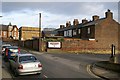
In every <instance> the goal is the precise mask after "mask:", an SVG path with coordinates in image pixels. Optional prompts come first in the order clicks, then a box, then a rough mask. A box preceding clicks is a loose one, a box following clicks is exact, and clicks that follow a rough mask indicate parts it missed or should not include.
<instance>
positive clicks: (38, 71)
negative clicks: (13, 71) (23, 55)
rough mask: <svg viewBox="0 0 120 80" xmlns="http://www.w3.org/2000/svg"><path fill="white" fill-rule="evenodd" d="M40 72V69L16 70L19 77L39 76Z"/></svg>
mask: <svg viewBox="0 0 120 80" xmlns="http://www.w3.org/2000/svg"><path fill="white" fill-rule="evenodd" d="M41 72H42V68H40V69H36V70H18V74H19V75H28V74H39V73H41Z"/></svg>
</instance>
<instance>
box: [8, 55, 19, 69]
mask: <svg viewBox="0 0 120 80" xmlns="http://www.w3.org/2000/svg"><path fill="white" fill-rule="evenodd" d="M17 64H18V57H17V56H15V57H14V58H13V59H11V60H10V65H11V68H12V69H16V68H17Z"/></svg>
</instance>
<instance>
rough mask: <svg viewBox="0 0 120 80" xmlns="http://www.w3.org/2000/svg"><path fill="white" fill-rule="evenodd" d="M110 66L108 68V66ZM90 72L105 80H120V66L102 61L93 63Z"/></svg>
mask: <svg viewBox="0 0 120 80" xmlns="http://www.w3.org/2000/svg"><path fill="white" fill-rule="evenodd" d="M107 65H108V66H107ZM90 70H91V72H92V73H93V74H95V75H96V76H98V77H100V78H102V79H105V80H120V64H115V63H110V62H109V61H100V62H96V63H93V64H92V65H91V66H90Z"/></svg>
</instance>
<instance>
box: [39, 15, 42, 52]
mask: <svg viewBox="0 0 120 80" xmlns="http://www.w3.org/2000/svg"><path fill="white" fill-rule="evenodd" d="M41 44H42V41H41V13H39V51H42V50H41V47H42V46H41Z"/></svg>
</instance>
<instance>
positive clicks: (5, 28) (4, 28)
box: [0, 24, 8, 31]
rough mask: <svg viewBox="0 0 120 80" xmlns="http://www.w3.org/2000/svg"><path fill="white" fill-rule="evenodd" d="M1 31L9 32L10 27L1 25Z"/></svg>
mask: <svg viewBox="0 0 120 80" xmlns="http://www.w3.org/2000/svg"><path fill="white" fill-rule="evenodd" d="M0 29H2V31H7V30H8V26H7V25H3V24H0Z"/></svg>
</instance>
